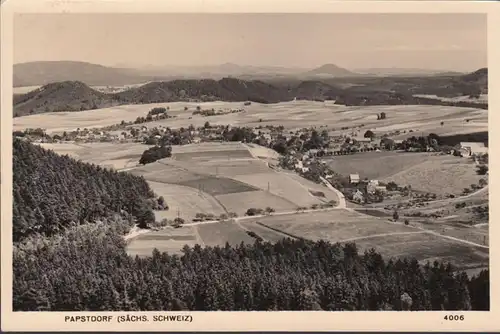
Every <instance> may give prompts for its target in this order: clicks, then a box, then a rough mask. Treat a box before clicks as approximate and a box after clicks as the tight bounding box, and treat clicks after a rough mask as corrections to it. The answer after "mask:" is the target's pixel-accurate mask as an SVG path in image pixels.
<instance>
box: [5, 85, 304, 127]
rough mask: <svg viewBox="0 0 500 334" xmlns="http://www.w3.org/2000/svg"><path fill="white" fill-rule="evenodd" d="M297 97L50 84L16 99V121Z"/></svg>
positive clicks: (272, 91)
mask: <svg viewBox="0 0 500 334" xmlns="http://www.w3.org/2000/svg"><path fill="white" fill-rule="evenodd" d="M293 97H294V93H293V92H292V91H291V90H290V89H288V88H286V87H276V86H273V85H271V84H268V83H265V82H262V81H244V80H239V79H234V78H223V79H221V80H218V81H216V80H212V79H204V80H173V81H162V82H151V83H148V84H145V85H143V86H139V87H136V88H131V89H129V90H126V91H123V92H119V93H114V94H113V93H102V92H99V91H96V90H94V89H92V88H90V87H89V86H88V85H86V84H84V83H83V82H80V81H64V82H59V83H51V84H48V85H45V86H42V87H41V88H39V89H36V90H34V91H31V92H28V93H26V94H19V95H15V96H14V99H13V100H14V101H13V103H14V117H18V116H24V115H30V114H38V113H44V112H53V111H81V110H90V109H97V108H105V107H110V106H115V105H121V104H141V103H159V102H174V101H192V100H196V101H253V102H259V103H277V102H281V101H290V100H292V99H293Z"/></svg>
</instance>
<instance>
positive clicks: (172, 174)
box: [128, 161, 204, 184]
mask: <svg viewBox="0 0 500 334" xmlns="http://www.w3.org/2000/svg"><path fill="white" fill-rule="evenodd" d="M128 173H131V174H134V175H141V176H143V177H144V178H145V179H146V180H148V181H153V182H160V183H172V184H180V183H182V182H188V181H191V180H197V179H200V178H203V177H204V176H203V175H201V174H197V173H193V172H191V171H188V170H185V169H183V168H179V167H176V166H172V165H168V164H164V163H162V162H158V161H157V162H154V163H151V164H147V165H145V166H140V167H138V168H134V169H132V170H130V171H128Z"/></svg>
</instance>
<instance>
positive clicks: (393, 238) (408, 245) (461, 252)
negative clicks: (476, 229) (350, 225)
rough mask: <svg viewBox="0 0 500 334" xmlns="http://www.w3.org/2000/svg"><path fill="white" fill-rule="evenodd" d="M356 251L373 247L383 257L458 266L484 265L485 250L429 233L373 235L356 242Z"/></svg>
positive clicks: (485, 265)
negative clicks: (440, 262)
mask: <svg viewBox="0 0 500 334" xmlns="http://www.w3.org/2000/svg"><path fill="white" fill-rule="evenodd" d="M356 245H357V246H358V249H359V250H360V251H364V250H368V249H370V248H374V249H375V250H377V251H378V252H380V253H381V254H382V255H383V256H386V257H392V258H405V257H407V258H416V259H417V260H419V261H420V262H421V263H422V264H424V263H426V262H427V261H429V262H430V263H431V264H432V262H433V261H436V260H437V261H443V262H450V263H452V264H453V265H455V266H456V267H457V268H458V269H469V268H478V267H487V266H488V262H489V260H488V258H489V255H488V250H487V249H483V248H479V247H475V246H472V245H468V244H464V243H461V242H459V241H455V240H450V239H446V238H443V237H440V236H437V235H433V234H429V233H413V234H404V235H387V236H378V237H377V236H374V237H372V238H366V239H360V240H357V241H356Z"/></svg>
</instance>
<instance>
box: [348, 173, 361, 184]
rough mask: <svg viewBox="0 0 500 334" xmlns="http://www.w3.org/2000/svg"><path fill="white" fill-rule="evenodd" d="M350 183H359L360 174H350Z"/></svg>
mask: <svg viewBox="0 0 500 334" xmlns="http://www.w3.org/2000/svg"><path fill="white" fill-rule="evenodd" d="M349 182H350V183H359V174H350V175H349Z"/></svg>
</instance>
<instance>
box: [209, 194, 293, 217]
mask: <svg viewBox="0 0 500 334" xmlns="http://www.w3.org/2000/svg"><path fill="white" fill-rule="evenodd" d="M215 198H216V199H217V200H218V201H219V203H221V204H222V205H223V206H224V208H225V209H226V210H227V211H228V212H236V213H237V214H238V215H239V216H242V215H244V214H245V212H246V211H247V210H248V209H249V208H257V209H265V208H266V207H271V208H273V209H274V210H276V212H280V211H295V210H296V209H297V205H295V204H294V203H292V202H290V201H287V200H286V199H284V198H282V197H279V196H276V195H273V194H270V193H268V192H266V191H264V190H259V191H245V192H239V193H232V194H224V195H218V196H215Z"/></svg>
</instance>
